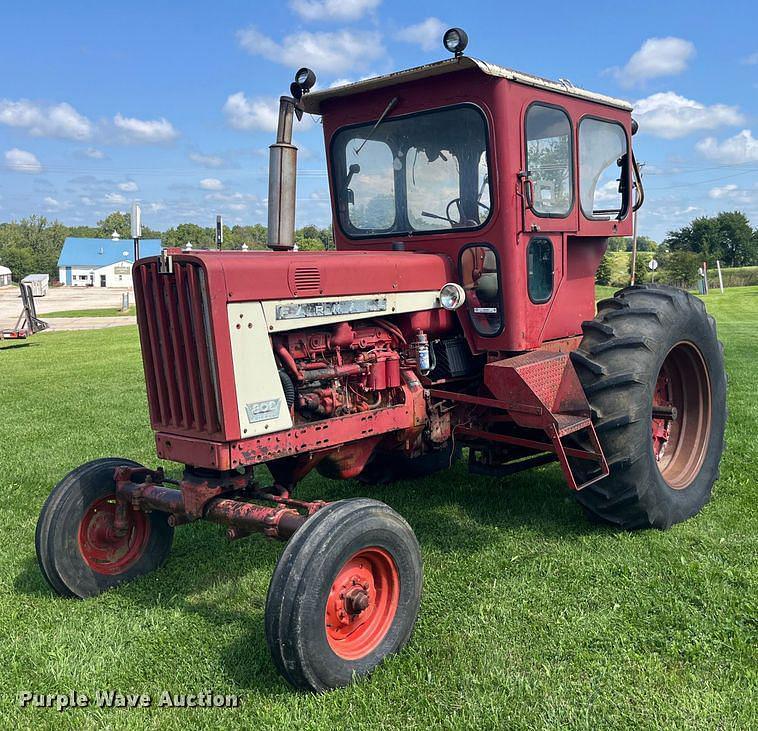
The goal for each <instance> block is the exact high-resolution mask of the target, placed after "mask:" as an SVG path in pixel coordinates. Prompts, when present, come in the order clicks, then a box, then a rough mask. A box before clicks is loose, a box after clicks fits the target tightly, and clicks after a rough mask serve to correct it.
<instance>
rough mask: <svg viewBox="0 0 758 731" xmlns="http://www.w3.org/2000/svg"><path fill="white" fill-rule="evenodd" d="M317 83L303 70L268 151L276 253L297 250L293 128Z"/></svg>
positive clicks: (271, 243) (270, 240)
mask: <svg viewBox="0 0 758 731" xmlns="http://www.w3.org/2000/svg"><path fill="white" fill-rule="evenodd" d="M315 82H316V74H314V73H313V71H311V70H310V69H307V68H302V69H300V70H299V71H298V72H297V73H296V74H295V81H294V82H293V83H292V85H291V86H290V92H291V94H292V96H283V97H281V98H280V99H279V120H278V122H277V127H276V142H275V143H274V144H273V145H271V146H270V147H269V163H268V235H267V245H268V247H269V249H273V250H274V251H290V250H291V249H292V248H294V246H295V204H296V200H297V196H296V187H297V147H295V145H293V144H292V125H293V122H294V118H295V116H297V118H298V119H301V118H302V116H303V108H302V106H300V99H301V98H302V96H303V94H307V93H308V91H309V90H310V88H311V87H312V86H313V84H314V83H315Z"/></svg>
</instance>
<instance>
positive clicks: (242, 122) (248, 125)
mask: <svg viewBox="0 0 758 731" xmlns="http://www.w3.org/2000/svg"><path fill="white" fill-rule="evenodd" d="M224 114H225V115H226V120H227V122H229V124H230V125H231V126H232V127H234V128H235V129H242V130H248V131H250V130H262V131H263V132H273V131H276V123H277V120H278V117H279V105H278V104H277V102H276V101H275V100H273V99H263V98H262V97H256V98H254V99H248V98H247V97H246V96H245V94H244V92H242V91H238V92H237V93H236V94H232V95H231V96H230V97H229V98H228V99H227V100H226V103H225V104H224Z"/></svg>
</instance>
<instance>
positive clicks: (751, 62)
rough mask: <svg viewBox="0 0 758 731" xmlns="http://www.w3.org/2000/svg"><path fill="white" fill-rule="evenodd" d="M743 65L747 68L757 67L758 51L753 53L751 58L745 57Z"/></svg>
mask: <svg viewBox="0 0 758 731" xmlns="http://www.w3.org/2000/svg"><path fill="white" fill-rule="evenodd" d="M742 63H744V64H745V65H747V66H755V65H756V64H758V51H756V52H755V53H751V54H750V55H749V56H745V58H743V59H742Z"/></svg>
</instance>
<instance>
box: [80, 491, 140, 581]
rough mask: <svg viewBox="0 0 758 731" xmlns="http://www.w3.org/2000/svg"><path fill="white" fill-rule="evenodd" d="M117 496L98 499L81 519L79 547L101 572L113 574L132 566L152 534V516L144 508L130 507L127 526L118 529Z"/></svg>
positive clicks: (98, 571)
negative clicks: (115, 523)
mask: <svg viewBox="0 0 758 731" xmlns="http://www.w3.org/2000/svg"><path fill="white" fill-rule="evenodd" d="M116 506H117V498H116V496H115V495H106V496H105V497H102V498H99V499H97V500H95V501H94V502H93V503H92V504H91V505H90V506H89V508H87V511H86V512H85V513H84V516H83V517H82V520H81V522H80V523H79V535H78V539H79V550H80V552H81V554H82V558H83V559H84V562H85V563H86V564H87V566H89V567H90V568H91V569H92V570H93V571H95V572H97V573H99V574H106V575H108V576H113V575H116V574H121V573H123V572H124V571H126V570H128V569H129V568H131V567H132V566H133V565H134V564H135V563H136V562H137V561H138V560H139V559H140V557H141V556H142V554H143V553H144V551H145V547H146V546H147V542H148V540H149V538H150V524H149V522H148V517H147V515H145V513H143V512H142V511H140V510H132V509H131V508H127V510H126V530H125V531H124V532H123V533H119V532H117V531H116V530H115V525H114V519H115V517H116Z"/></svg>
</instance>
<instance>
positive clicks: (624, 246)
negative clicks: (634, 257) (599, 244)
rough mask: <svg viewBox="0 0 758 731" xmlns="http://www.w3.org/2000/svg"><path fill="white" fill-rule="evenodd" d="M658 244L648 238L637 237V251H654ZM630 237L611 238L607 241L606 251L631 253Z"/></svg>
mask: <svg viewBox="0 0 758 731" xmlns="http://www.w3.org/2000/svg"><path fill="white" fill-rule="evenodd" d="M657 248H658V244H657V243H656V242H655V241H653V239H651V238H650V237H649V236H638V237H637V251H655V250H656V249H657ZM631 250H632V237H631V236H611V237H610V239H608V251H631Z"/></svg>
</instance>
